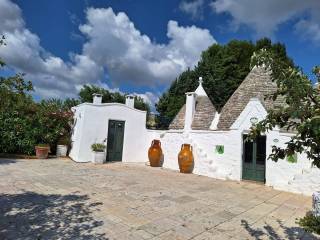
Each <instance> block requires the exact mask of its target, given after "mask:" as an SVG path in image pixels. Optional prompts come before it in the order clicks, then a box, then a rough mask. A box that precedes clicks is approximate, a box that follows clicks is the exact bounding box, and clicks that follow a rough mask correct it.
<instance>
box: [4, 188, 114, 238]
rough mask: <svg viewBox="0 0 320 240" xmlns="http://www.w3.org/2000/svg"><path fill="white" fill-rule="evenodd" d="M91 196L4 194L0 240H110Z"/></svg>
mask: <svg viewBox="0 0 320 240" xmlns="http://www.w3.org/2000/svg"><path fill="white" fill-rule="evenodd" d="M88 200H89V198H88V196H87V195H76V194H69V195H56V194H53V195H43V194H37V193H34V192H25V193H22V194H12V195H11V194H0V206H1V207H0V239H108V238H106V237H105V234H103V233H98V232H97V231H95V230H96V228H97V227H99V226H102V225H103V222H102V221H96V220H95V219H94V218H93V217H92V212H93V211H99V209H98V207H99V205H102V203H99V202H97V203H89V202H88Z"/></svg>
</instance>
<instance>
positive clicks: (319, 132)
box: [251, 50, 320, 168]
mask: <svg viewBox="0 0 320 240" xmlns="http://www.w3.org/2000/svg"><path fill="white" fill-rule="evenodd" d="M252 64H253V65H260V66H264V67H266V68H268V69H270V70H271V78H272V80H273V81H275V82H276V83H277V86H278V90H277V92H276V93H275V94H274V95H272V96H269V97H272V98H273V100H277V99H283V101H284V104H282V106H281V107H279V108H275V109H273V110H272V111H269V112H268V115H267V117H266V119H265V120H263V121H261V122H259V123H258V124H257V125H255V126H254V127H253V128H252V134H251V135H252V137H255V136H257V135H260V134H261V133H264V132H267V131H269V130H272V129H274V128H276V127H279V128H282V129H285V130H287V131H291V132H293V136H292V137H291V139H290V141H288V142H287V143H286V146H285V148H280V147H276V146H273V149H272V154H271V155H270V156H269V158H271V159H272V160H274V161H277V160H278V159H284V158H285V157H286V156H290V155H293V154H294V153H302V152H305V153H306V154H307V157H308V158H309V159H310V160H311V161H312V164H313V165H315V166H317V167H318V168H320V90H319V88H315V87H313V86H312V83H311V81H310V80H309V78H308V77H307V76H306V75H304V74H303V73H302V72H301V70H299V69H298V68H293V67H291V66H290V65H289V64H286V63H285V62H283V61H279V59H278V58H277V56H276V55H275V54H274V53H272V52H270V51H267V50H261V51H260V52H258V53H257V54H256V55H255V56H254V57H253V58H252ZM313 72H314V74H315V76H316V78H317V81H318V82H319V81H320V71H319V67H315V68H314V70H313Z"/></svg>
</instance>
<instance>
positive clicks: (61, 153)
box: [57, 145, 68, 157]
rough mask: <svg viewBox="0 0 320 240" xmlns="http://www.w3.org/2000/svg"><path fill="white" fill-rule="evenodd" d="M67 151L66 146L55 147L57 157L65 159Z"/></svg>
mask: <svg viewBox="0 0 320 240" xmlns="http://www.w3.org/2000/svg"><path fill="white" fill-rule="evenodd" d="M67 151H68V146H67V145H57V157H66V156H67Z"/></svg>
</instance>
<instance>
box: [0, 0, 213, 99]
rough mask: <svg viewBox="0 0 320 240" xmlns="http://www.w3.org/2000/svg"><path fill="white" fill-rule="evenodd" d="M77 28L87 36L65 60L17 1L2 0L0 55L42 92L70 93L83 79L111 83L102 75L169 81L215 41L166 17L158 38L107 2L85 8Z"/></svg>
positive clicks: (116, 80)
mask: <svg viewBox="0 0 320 240" xmlns="http://www.w3.org/2000/svg"><path fill="white" fill-rule="evenodd" d="M79 29H80V31H81V33H82V34H83V35H84V36H85V37H86V42H85V43H84V45H83V49H82V52H81V53H71V54H70V55H71V58H70V59H69V60H68V61H64V60H63V59H61V58H59V57H57V56H54V55H52V54H51V53H49V52H48V51H46V50H45V49H43V48H42V47H41V44H40V39H39V37H38V36H37V35H36V34H34V33H32V32H31V31H29V30H28V29H27V28H26V26H25V22H24V20H23V17H22V13H21V10H20V8H19V7H18V6H17V5H16V4H14V3H13V2H11V1H10V0H0V34H4V35H5V36H6V39H7V40H6V42H7V45H6V46H4V47H1V48H0V56H1V57H2V58H3V59H4V60H5V61H6V63H7V64H8V65H9V66H11V67H13V68H14V69H16V70H17V71H20V72H24V73H26V74H27V75H26V78H27V79H30V80H32V81H33V83H34V85H35V89H36V93H37V94H39V95H41V96H42V97H66V96H71V97H74V96H76V94H77V92H78V90H79V89H80V87H81V86H82V85H83V84H100V85H101V86H105V87H107V88H109V87H108V85H106V83H105V81H104V78H105V76H106V75H108V77H109V78H110V79H109V81H110V82H111V83H112V85H113V86H115V87H121V85H122V84H125V83H129V84H130V85H131V86H135V87H136V88H135V89H133V91H137V90H138V89H139V87H140V86H149V87H152V88H154V87H157V86H163V85H167V84H168V83H170V82H171V81H172V80H173V79H174V78H175V77H177V75H178V74H180V73H181V72H182V71H184V70H185V69H187V68H188V67H191V68H192V67H194V65H195V64H196V63H197V61H198V59H199V57H200V54H201V51H203V50H205V49H206V48H207V47H208V46H209V45H211V44H213V43H215V42H216V41H215V39H214V38H213V37H212V36H211V34H210V32H209V31H208V30H206V29H200V28H197V27H195V26H190V27H182V26H179V25H178V23H177V22H175V21H169V22H168V30H167V36H168V38H169V42H168V44H158V43H155V42H152V41H151V40H150V38H149V37H148V36H147V35H144V34H142V33H141V32H140V31H139V30H138V29H136V28H135V26H134V24H133V23H132V22H131V21H130V19H129V18H128V16H127V15H126V14H125V13H123V12H120V13H118V14H115V13H114V12H113V10H112V9H111V8H107V9H103V8H89V9H87V11H86V23H85V24H83V25H81V26H79ZM109 89H110V88H109ZM111 90H112V89H111ZM143 96H146V97H145V98H146V99H149V100H150V101H151V102H152V101H154V99H155V98H156V97H154V96H152V94H151V93H150V92H147V93H145V94H144V95H143Z"/></svg>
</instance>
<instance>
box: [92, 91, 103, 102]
mask: <svg viewBox="0 0 320 240" xmlns="http://www.w3.org/2000/svg"><path fill="white" fill-rule="evenodd" d="M92 96H93V104H101V103H102V94H100V93H94V94H92Z"/></svg>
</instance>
